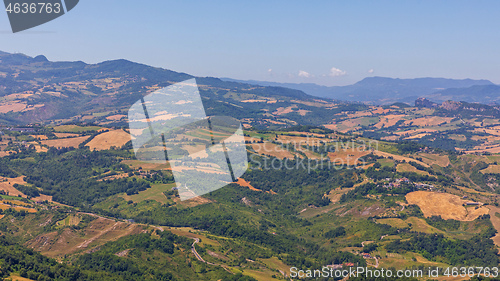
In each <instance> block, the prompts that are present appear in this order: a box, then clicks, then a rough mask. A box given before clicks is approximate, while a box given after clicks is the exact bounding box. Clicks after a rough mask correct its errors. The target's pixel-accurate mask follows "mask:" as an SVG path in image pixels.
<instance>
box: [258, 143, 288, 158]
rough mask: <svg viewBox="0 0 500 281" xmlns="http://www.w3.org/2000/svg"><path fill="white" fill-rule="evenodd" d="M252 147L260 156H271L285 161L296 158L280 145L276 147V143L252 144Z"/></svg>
mask: <svg viewBox="0 0 500 281" xmlns="http://www.w3.org/2000/svg"><path fill="white" fill-rule="evenodd" d="M251 146H252V148H253V149H254V150H255V152H257V153H258V154H263V155H270V156H274V157H276V158H280V159H284V158H289V159H293V158H294V154H292V153H291V152H290V151H288V150H286V149H284V148H283V147H281V146H280V145H276V144H274V143H270V142H264V143H252V144H251Z"/></svg>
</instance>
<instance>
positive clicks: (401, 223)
mask: <svg viewBox="0 0 500 281" xmlns="http://www.w3.org/2000/svg"><path fill="white" fill-rule="evenodd" d="M377 222H378V223H383V224H387V225H390V226H393V227H396V228H405V227H409V226H410V224H411V227H410V228H411V230H413V231H418V232H423V233H429V234H433V233H440V234H445V232H444V231H442V230H440V229H437V228H435V227H433V226H431V225H429V224H428V223H427V222H426V221H425V220H423V219H421V218H417V217H409V218H407V219H406V220H402V219H398V218H387V219H378V220H377Z"/></svg>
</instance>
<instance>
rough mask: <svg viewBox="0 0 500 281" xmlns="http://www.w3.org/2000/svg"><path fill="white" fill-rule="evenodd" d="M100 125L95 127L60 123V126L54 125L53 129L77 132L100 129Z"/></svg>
mask: <svg viewBox="0 0 500 281" xmlns="http://www.w3.org/2000/svg"><path fill="white" fill-rule="evenodd" d="M102 129H103V128H102V127H97V126H86V127H82V126H77V125H61V126H56V127H54V130H55V131H56V132H70V133H79V132H86V131H98V130H102Z"/></svg>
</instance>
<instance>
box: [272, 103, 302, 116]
mask: <svg viewBox="0 0 500 281" xmlns="http://www.w3.org/2000/svg"><path fill="white" fill-rule="evenodd" d="M294 108H297V105H295V104H294V105H291V106H289V107H278V108H277V109H276V111H275V112H273V114H275V115H283V114H287V113H290V112H293V109H294Z"/></svg>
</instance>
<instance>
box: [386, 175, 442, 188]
mask: <svg viewBox="0 0 500 281" xmlns="http://www.w3.org/2000/svg"><path fill="white" fill-rule="evenodd" d="M385 181H386V183H385V184H384V187H385V188H397V187H400V186H401V184H402V183H412V182H411V181H410V180H409V179H407V178H400V179H395V180H392V179H391V178H386V179H385ZM415 187H416V188H417V189H425V190H430V191H432V190H434V185H432V184H426V183H415Z"/></svg>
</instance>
